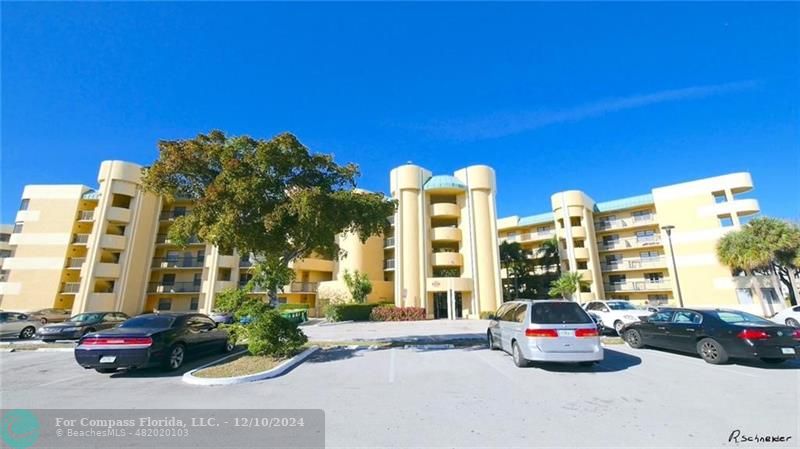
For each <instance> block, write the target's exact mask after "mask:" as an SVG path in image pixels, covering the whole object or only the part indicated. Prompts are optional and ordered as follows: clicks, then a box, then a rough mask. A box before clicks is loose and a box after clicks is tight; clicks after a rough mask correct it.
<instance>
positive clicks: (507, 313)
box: [499, 303, 519, 321]
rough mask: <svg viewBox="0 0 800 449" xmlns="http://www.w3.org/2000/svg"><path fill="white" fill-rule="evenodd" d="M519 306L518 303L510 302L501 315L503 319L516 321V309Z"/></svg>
mask: <svg viewBox="0 0 800 449" xmlns="http://www.w3.org/2000/svg"><path fill="white" fill-rule="evenodd" d="M517 307H519V304H518V303H514V304H510V305H509V306H508V308H507V309H506V310H504V311H503V314H502V315H500V317H499V318H500V320H501V321H514V319H515V317H516V313H515V312H516V310H517Z"/></svg>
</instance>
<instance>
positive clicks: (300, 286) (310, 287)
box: [289, 282, 319, 293]
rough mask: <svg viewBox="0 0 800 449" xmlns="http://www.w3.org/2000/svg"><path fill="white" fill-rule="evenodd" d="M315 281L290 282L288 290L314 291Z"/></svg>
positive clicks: (315, 287)
mask: <svg viewBox="0 0 800 449" xmlns="http://www.w3.org/2000/svg"><path fill="white" fill-rule="evenodd" d="M317 286H319V283H317V282H292V284H291V285H290V286H289V291H290V292H292V293H316V292H317Z"/></svg>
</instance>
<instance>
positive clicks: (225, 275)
mask: <svg viewBox="0 0 800 449" xmlns="http://www.w3.org/2000/svg"><path fill="white" fill-rule="evenodd" d="M218 280H220V281H230V280H231V269H230V268H220V269H219V279H218Z"/></svg>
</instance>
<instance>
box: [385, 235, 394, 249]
mask: <svg viewBox="0 0 800 449" xmlns="http://www.w3.org/2000/svg"><path fill="white" fill-rule="evenodd" d="M383 247H384V248H394V237H387V238H385V239H383Z"/></svg>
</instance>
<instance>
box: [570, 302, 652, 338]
mask: <svg viewBox="0 0 800 449" xmlns="http://www.w3.org/2000/svg"><path fill="white" fill-rule="evenodd" d="M583 307H584V309H586V311H587V312H591V313H593V314H595V315H597V316H598V317H600V320H601V322H602V323H603V326H605V327H606V328H607V329H614V330H615V331H616V332H617V333H618V334H619V332H620V330H621V329H622V326H624V325H626V324H629V323H635V322H637V321H639V320H640V319H641V318H642V317H646V316H649V315H650V314H651V313H652V312H650V311H648V310H642V309H639V308H637V307H636V306H635V305H633V304H631V303H630V302H628V301H623V300H611V301H589V302H587V303H586V304H584V306H583Z"/></svg>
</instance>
